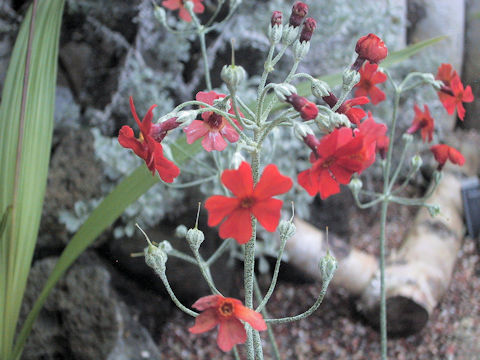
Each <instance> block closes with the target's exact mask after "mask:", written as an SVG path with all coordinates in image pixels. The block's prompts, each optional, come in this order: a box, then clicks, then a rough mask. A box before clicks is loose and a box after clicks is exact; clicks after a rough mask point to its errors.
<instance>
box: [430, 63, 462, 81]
mask: <svg viewBox="0 0 480 360" xmlns="http://www.w3.org/2000/svg"><path fill="white" fill-rule="evenodd" d="M455 76H458V74H457V72H456V71H455V70H453V67H452V64H441V65H440V66H439V67H438V70H437V76H435V79H437V80H441V81H443V83H444V84H445V86H450V82H451V81H452V79H453V78H454V77H455Z"/></svg>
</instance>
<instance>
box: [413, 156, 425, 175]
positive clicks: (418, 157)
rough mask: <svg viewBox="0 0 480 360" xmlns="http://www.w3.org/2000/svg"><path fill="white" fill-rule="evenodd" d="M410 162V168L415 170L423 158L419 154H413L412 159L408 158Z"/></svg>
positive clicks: (418, 167) (420, 164)
mask: <svg viewBox="0 0 480 360" xmlns="http://www.w3.org/2000/svg"><path fill="white" fill-rule="evenodd" d="M410 164H411V166H412V170H413V171H417V170H418V169H420V167H421V166H422V164H423V160H422V158H421V157H420V156H419V155H415V156H414V157H412V160H410Z"/></svg>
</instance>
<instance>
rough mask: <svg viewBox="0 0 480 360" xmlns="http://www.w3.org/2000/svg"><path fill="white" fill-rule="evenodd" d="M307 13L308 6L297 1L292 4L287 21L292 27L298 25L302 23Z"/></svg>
mask: <svg viewBox="0 0 480 360" xmlns="http://www.w3.org/2000/svg"><path fill="white" fill-rule="evenodd" d="M307 14H308V6H307V4H305V3H303V2H301V1H297V2H296V3H295V4H293V7H292V13H291V14H290V19H289V20H288V23H289V24H290V25H291V26H293V27H298V26H300V24H301V23H302V21H303V19H304V18H305V16H307Z"/></svg>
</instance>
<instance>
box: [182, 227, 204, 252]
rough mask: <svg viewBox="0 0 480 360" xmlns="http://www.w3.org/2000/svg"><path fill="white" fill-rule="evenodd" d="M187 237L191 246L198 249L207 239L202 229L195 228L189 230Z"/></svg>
mask: <svg viewBox="0 0 480 360" xmlns="http://www.w3.org/2000/svg"><path fill="white" fill-rule="evenodd" d="M186 238H187V241H188V244H189V245H190V247H191V248H192V249H193V250H195V251H197V250H198V249H199V248H200V245H202V242H203V240H205V235H203V232H202V231H201V230H198V229H196V228H195V229H189V230H188V231H187V236H186Z"/></svg>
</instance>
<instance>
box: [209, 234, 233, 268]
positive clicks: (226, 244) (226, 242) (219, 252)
mask: <svg viewBox="0 0 480 360" xmlns="http://www.w3.org/2000/svg"><path fill="white" fill-rule="evenodd" d="M231 240H232V238H228V239H226V240H224V241H223V242H222V244H221V245H220V246H219V247H218V249H217V250H215V252H214V253H213V254H212V256H210V258H208V260H207V261H206V262H205V264H206V265H207V266H208V267H210V266H211V265H212V264H213V263H214V262H215V261H217V259H218V258H219V257H220V256H222V254H223V253H224V252H225V250H226V249H228V247H229V246H230V244H231Z"/></svg>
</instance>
